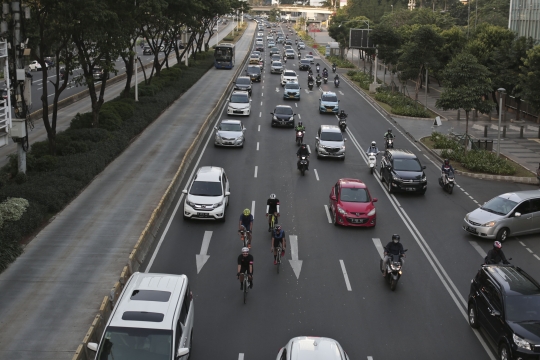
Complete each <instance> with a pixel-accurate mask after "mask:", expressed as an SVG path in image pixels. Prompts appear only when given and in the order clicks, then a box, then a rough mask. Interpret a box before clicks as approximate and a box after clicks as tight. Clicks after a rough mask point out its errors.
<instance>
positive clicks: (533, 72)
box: [519, 45, 540, 111]
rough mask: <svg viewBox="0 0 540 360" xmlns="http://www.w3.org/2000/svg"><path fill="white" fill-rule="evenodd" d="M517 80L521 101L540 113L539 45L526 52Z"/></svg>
mask: <svg viewBox="0 0 540 360" xmlns="http://www.w3.org/2000/svg"><path fill="white" fill-rule="evenodd" d="M519 80H520V82H519V83H520V88H521V94H522V96H523V99H524V100H526V101H527V102H528V103H529V104H531V106H532V107H533V108H534V109H535V110H536V111H540V86H538V84H540V45H536V46H535V47H533V48H532V49H530V50H529V51H527V57H526V58H525V59H524V61H523V66H522V67H521V73H520V74H519Z"/></svg>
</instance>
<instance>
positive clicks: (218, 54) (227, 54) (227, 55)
mask: <svg viewBox="0 0 540 360" xmlns="http://www.w3.org/2000/svg"><path fill="white" fill-rule="evenodd" d="M214 57H215V59H216V60H217V61H231V60H232V49H231V48H216V51H215V52H214Z"/></svg>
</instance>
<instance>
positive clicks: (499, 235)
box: [497, 228, 510, 243]
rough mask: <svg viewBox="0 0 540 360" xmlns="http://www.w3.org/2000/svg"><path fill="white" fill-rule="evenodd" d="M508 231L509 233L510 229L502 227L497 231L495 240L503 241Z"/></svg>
mask: <svg viewBox="0 0 540 360" xmlns="http://www.w3.org/2000/svg"><path fill="white" fill-rule="evenodd" d="M509 233H510V231H509V230H508V228H502V229H501V230H499V232H498V233H497V241H500V242H502V243H503V242H505V241H506V239H507V238H508V234H509Z"/></svg>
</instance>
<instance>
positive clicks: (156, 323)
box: [87, 272, 195, 360]
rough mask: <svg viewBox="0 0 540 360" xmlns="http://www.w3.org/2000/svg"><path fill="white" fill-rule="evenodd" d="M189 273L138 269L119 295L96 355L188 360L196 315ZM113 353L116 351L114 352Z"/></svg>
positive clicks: (93, 346)
mask: <svg viewBox="0 0 540 360" xmlns="http://www.w3.org/2000/svg"><path fill="white" fill-rule="evenodd" d="M194 312H195V310H194V306H193V294H192V293H191V291H190V289H189V284H188V278H187V276H186V275H170V274H151V273H148V274H144V273H139V272H136V273H134V274H133V275H131V277H130V278H129V280H128V281H127V283H126V285H125V286H124V290H122V293H121V294H120V297H119V298H118V302H117V303H116V306H115V307H114V309H113V311H112V313H111V316H110V318H109V321H108V322H107V327H106V328H105V331H104V332H103V336H102V338H101V341H100V343H99V346H98V344H97V343H93V342H90V343H88V344H87V347H88V349H90V350H92V351H96V352H97V354H96V359H112V358H114V359H135V358H145V359H164V360H165V359H166V360H177V359H181V360H187V359H188V357H189V353H190V352H191V345H192V338H193V337H192V336H193V319H194ZM113 354H114V355H113Z"/></svg>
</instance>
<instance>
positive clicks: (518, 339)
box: [468, 265, 540, 360]
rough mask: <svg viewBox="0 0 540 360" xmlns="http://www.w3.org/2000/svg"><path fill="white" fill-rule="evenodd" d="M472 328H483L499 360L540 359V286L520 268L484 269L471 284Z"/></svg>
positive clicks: (485, 267) (489, 266)
mask: <svg viewBox="0 0 540 360" xmlns="http://www.w3.org/2000/svg"><path fill="white" fill-rule="evenodd" d="M468 314H469V324H470V325H471V327H472V328H475V329H476V328H478V327H480V326H482V327H483V328H484V330H485V332H486V333H487V334H488V335H489V336H490V337H491V338H492V339H493V341H494V342H495V344H496V345H497V350H498V353H499V359H523V360H525V359H538V358H539V357H540V284H538V283H537V282H536V281H535V280H534V279H533V278H532V277H530V276H529V274H527V273H526V272H525V271H523V270H522V269H520V268H519V267H516V266H513V265H484V266H482V268H481V269H480V270H478V274H476V276H475V278H474V279H472V281H471V290H470V293H469V306H468Z"/></svg>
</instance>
